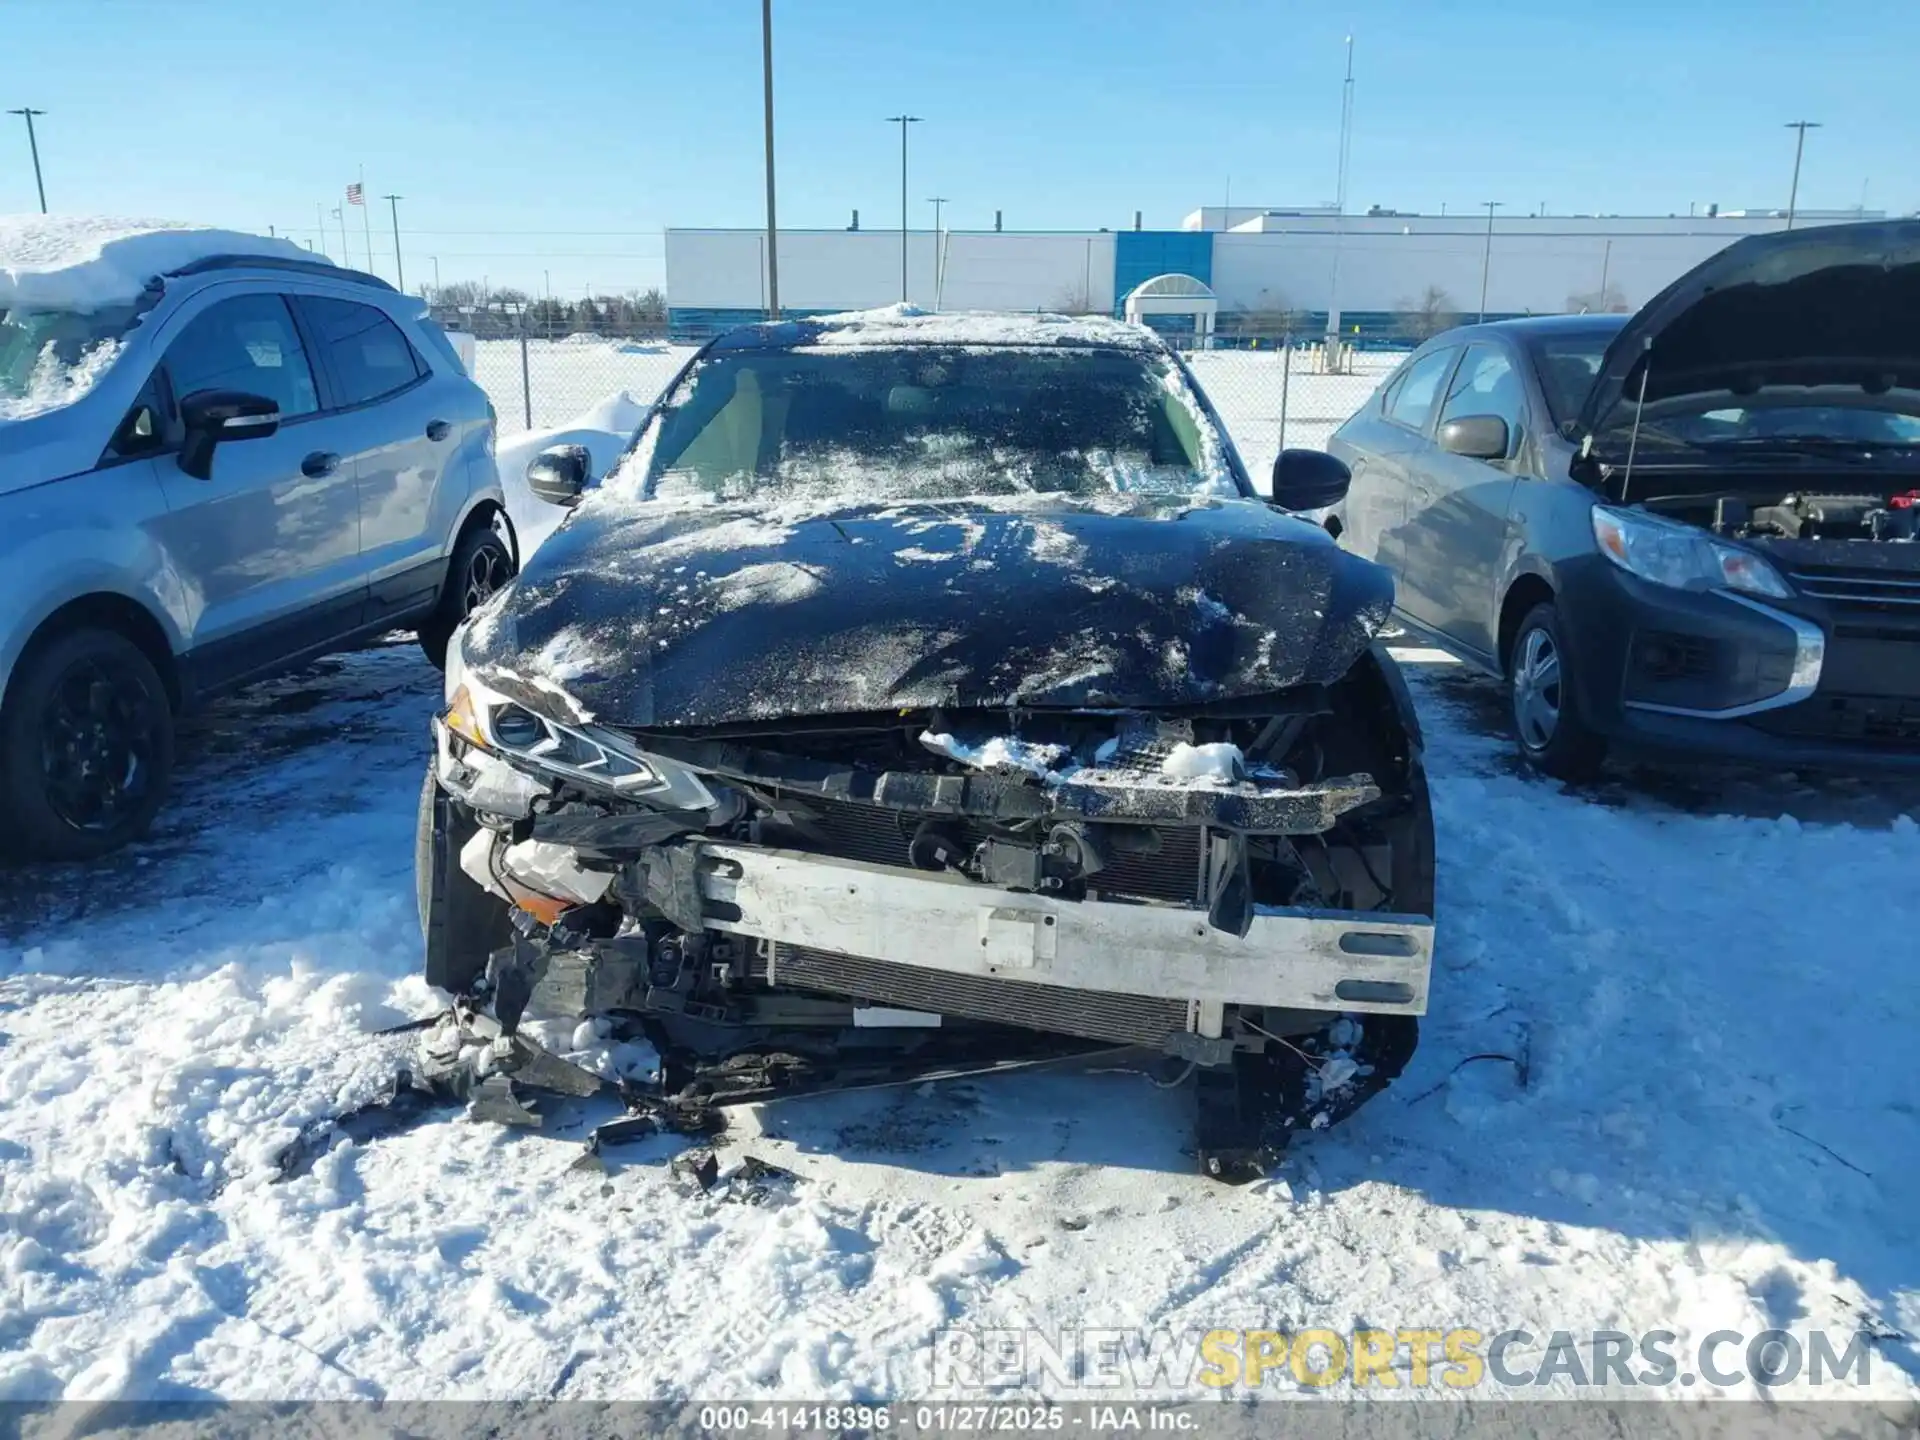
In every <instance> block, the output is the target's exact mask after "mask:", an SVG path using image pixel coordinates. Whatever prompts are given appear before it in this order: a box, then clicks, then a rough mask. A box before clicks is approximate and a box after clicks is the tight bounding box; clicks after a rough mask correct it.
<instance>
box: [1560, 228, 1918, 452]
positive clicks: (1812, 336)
mask: <svg viewBox="0 0 1920 1440" xmlns="http://www.w3.org/2000/svg"><path fill="white" fill-rule="evenodd" d="M1643 367H1644V368H1645V383H1646V390H1645V396H1644V398H1645V400H1646V402H1647V403H1648V404H1650V405H1651V404H1653V403H1654V402H1655V401H1671V400H1679V399H1684V398H1685V397H1688V396H1694V395H1698V396H1701V397H1709V396H1724V395H1734V396H1740V395H1751V394H1754V393H1756V392H1758V391H1759V390H1761V389H1763V388H1765V387H1781V386H1816V385H1827V386H1833V385H1841V386H1854V387H1858V388H1859V389H1860V390H1862V391H1863V392H1865V393H1867V394H1870V395H1871V394H1878V393H1881V392H1884V391H1886V390H1888V389H1892V388H1895V387H1902V388H1908V389H1920V220H1890V221H1884V222H1874V223H1866V224H1855V225H1827V226H1820V227H1816V228H1814V229H1808V230H1784V231H1780V232H1778V233H1775V234H1771V235H1753V236H1749V237H1748V238H1747V239H1744V240H1739V241H1736V242H1734V243H1733V244H1732V245H1729V246H1728V247H1727V248H1726V249H1724V250H1722V251H1720V252H1719V253H1718V254H1717V255H1715V256H1713V257H1712V258H1711V259H1709V260H1707V261H1705V262H1704V263H1702V264H1700V265H1697V266H1695V267H1694V268H1693V269H1692V270H1689V271H1688V272H1687V273H1686V274H1684V275H1682V276H1681V277H1680V278H1679V279H1678V280H1676V281H1674V282H1673V283H1672V284H1671V285H1669V286H1668V287H1667V288H1666V289H1665V290H1662V291H1661V292H1660V293H1659V294H1658V295H1656V296H1654V297H1653V299H1651V300H1649V301H1648V302H1647V303H1646V304H1645V305H1644V306H1643V307H1641V309H1640V311H1639V313H1638V314H1636V315H1635V316H1634V317H1633V318H1632V319H1631V320H1629V321H1628V322H1627V323H1626V325H1625V326H1624V327H1623V328H1622V329H1621V331H1620V333H1619V334H1618V335H1617V336H1615V337H1614V340H1613V343H1612V344H1611V345H1609V346H1608V347H1607V353H1606V356H1605V358H1604V360H1603V361H1602V362H1601V366H1600V371H1599V374H1598V375H1597V376H1596V377H1595V379H1594V383H1593V388H1592V389H1591V390H1590V391H1589V392H1588V394H1587V401H1586V404H1585V406H1584V407H1582V409H1581V412H1580V418H1579V422H1578V428H1577V429H1576V431H1575V434H1577V435H1579V436H1580V437H1582V438H1583V439H1584V440H1585V441H1586V442H1587V443H1588V444H1589V445H1591V444H1592V443H1593V442H1594V441H1595V439H1596V437H1597V436H1599V435H1600V434H1601V433H1603V432H1607V431H1612V430H1617V429H1622V428H1624V427H1625V426H1626V425H1627V424H1628V423H1629V422H1630V419H1631V416H1632V413H1633V407H1634V406H1635V404H1636V403H1638V402H1639V400H1640V399H1641V398H1642V393H1641V378H1642V368H1643Z"/></svg>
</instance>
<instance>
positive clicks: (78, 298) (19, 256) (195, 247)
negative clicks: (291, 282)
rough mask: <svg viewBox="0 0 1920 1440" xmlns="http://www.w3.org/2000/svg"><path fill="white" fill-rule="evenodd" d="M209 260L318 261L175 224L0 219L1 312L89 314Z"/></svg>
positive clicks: (250, 239) (257, 240) (266, 242)
mask: <svg viewBox="0 0 1920 1440" xmlns="http://www.w3.org/2000/svg"><path fill="white" fill-rule="evenodd" d="M210 255H265V256H277V257H279V258H281V259H286V260H316V259H318V258H319V257H317V256H315V255H314V254H313V252H312V251H310V250H307V249H306V248H304V247H303V246H299V245H296V244H294V243H293V242H292V241H291V240H277V239H271V238H269V237H267V236H264V235H248V234H246V233H244V232H243V231H239V230H216V229H214V228H212V227H211V226H206V225H195V224H190V223H187V222H183V221H178V220H119V219H111V218H108V217H105V216H99V215H25V216H21V215H15V216H7V217H5V218H0V310H11V309H15V308H20V309H36V310H80V311H85V312H88V313H91V312H92V311H95V310H104V309H106V308H107V307H109V306H112V305H126V304H130V303H132V302H133V301H135V300H137V299H139V298H140V294H141V292H142V291H143V290H145V289H146V288H147V282H148V281H149V280H151V279H152V278H153V277H154V276H156V275H165V274H169V273H171V272H172V271H175V270H179V269H181V268H182V267H183V266H186V265H190V264H192V263H193V262H194V261H196V260H204V259H206V258H207V257H208V256H210Z"/></svg>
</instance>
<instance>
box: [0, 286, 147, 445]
mask: <svg viewBox="0 0 1920 1440" xmlns="http://www.w3.org/2000/svg"><path fill="white" fill-rule="evenodd" d="M133 319H134V307H133V306H131V305H123V306H114V307H111V308H108V309H105V310H98V311H93V312H89V313H82V312H80V311H75V310H32V309H26V308H22V307H16V308H15V309H11V310H0V420H18V419H23V418H25V417H26V416H28V415H37V414H39V413H41V412H42V411H45V410H54V409H58V408H59V407H60V406H62V405H70V404H72V403H73V402H74V401H75V400H77V399H79V398H80V397H81V396H82V395H84V394H86V393H87V391H88V390H89V389H91V388H92V386H93V382H94V381H95V380H96V379H98V378H99V377H100V375H101V374H102V373H103V372H104V371H105V370H106V368H107V366H108V365H110V364H112V363H113V357H114V356H115V355H116V354H117V353H118V352H119V349H120V337H121V336H123V335H124V334H126V332H127V330H128V328H129V327H130V326H131V325H132V324H133Z"/></svg>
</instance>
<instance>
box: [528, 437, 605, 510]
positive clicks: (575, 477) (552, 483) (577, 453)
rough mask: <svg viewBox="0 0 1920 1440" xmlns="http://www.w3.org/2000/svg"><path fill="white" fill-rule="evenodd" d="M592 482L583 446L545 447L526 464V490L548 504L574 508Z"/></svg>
mask: <svg viewBox="0 0 1920 1440" xmlns="http://www.w3.org/2000/svg"><path fill="white" fill-rule="evenodd" d="M592 480H593V456H592V455H591V454H590V453H588V450H587V447H586V446H584V445H549V446H548V447H547V448H546V449H545V450H542V451H541V452H540V453H539V454H538V455H536V456H534V457H533V459H532V460H531V461H530V462H529V463H528V465H527V488H528V489H529V490H531V491H533V493H534V495H535V496H537V497H538V498H539V499H542V500H544V501H546V502H547V503H548V504H549V505H578V504H579V503H580V497H581V496H582V495H584V494H586V492H587V486H588V484H590V483H591V482H592Z"/></svg>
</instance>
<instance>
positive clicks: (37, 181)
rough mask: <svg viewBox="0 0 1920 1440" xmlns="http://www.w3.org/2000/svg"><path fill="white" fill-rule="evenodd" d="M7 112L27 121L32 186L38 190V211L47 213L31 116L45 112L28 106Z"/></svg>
mask: <svg viewBox="0 0 1920 1440" xmlns="http://www.w3.org/2000/svg"><path fill="white" fill-rule="evenodd" d="M7 113H8V114H9V115H19V116H21V117H23V118H24V119H25V120H26V122H27V149H28V150H30V151H32V152H33V188H34V189H36V190H38V191H39V192H40V213H41V214H42V215H44V214H46V213H47V184H46V181H44V180H42V179H41V178H40V142H39V141H38V140H37V139H35V138H34V134H33V117H34V116H36V115H44V114H46V113H47V112H46V111H44V110H35V109H32V108H30V107H28V108H22V109H19V110H9V111H8V112H7Z"/></svg>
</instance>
